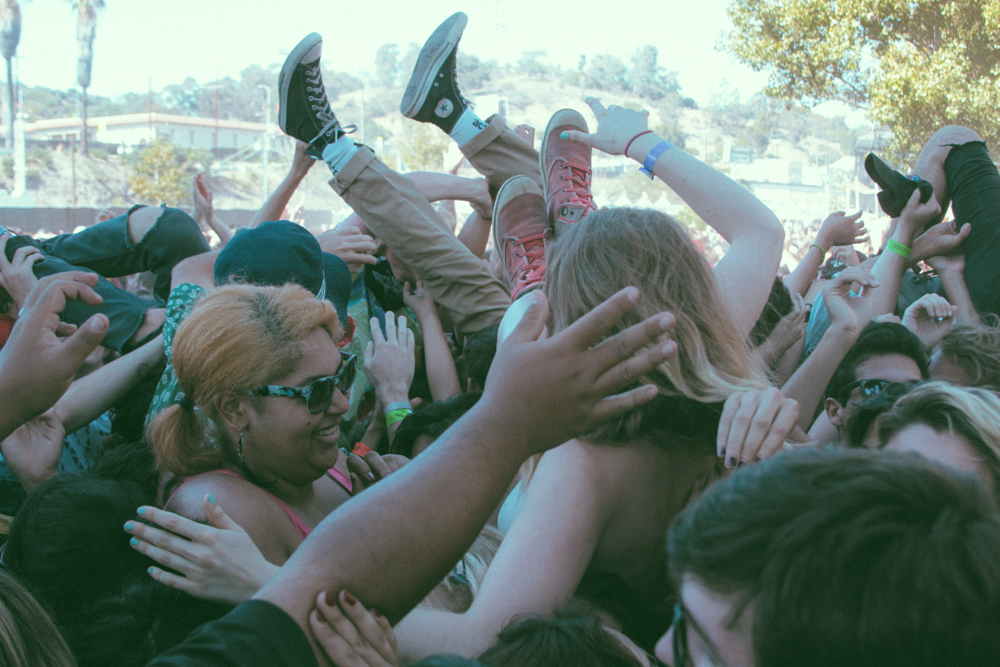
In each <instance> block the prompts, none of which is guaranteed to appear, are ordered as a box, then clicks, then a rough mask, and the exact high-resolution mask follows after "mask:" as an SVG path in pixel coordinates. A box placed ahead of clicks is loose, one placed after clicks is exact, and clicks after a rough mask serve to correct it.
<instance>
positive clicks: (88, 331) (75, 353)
mask: <svg viewBox="0 0 1000 667" xmlns="http://www.w3.org/2000/svg"><path fill="white" fill-rule="evenodd" d="M109 325H110V323H109V322H108V317H107V315H104V314H101V313H98V314H97V315H94V316H93V317H91V318H90V319H89V320H87V321H86V322H84V323H83V326H82V327H80V328H79V329H77V330H76V332H75V333H74V334H73V335H71V336H70V337H69V338H67V339H66V341H65V342H64V343H63V344H62V348H61V349H62V350H63V351H64V352H65V353H66V354H68V355H69V356H70V358H71V359H72V361H73V363H74V364H75V367H79V366H80V365H81V364H82V363H83V362H84V360H85V359H86V358H87V357H88V356H90V353H91V352H93V351H94V349H96V348H97V346H98V345H100V344H101V342H102V341H103V340H104V336H105V334H107V333H108V326H109Z"/></svg>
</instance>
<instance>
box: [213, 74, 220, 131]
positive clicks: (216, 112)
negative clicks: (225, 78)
mask: <svg viewBox="0 0 1000 667" xmlns="http://www.w3.org/2000/svg"><path fill="white" fill-rule="evenodd" d="M213 147H214V148H216V149H217V148H218V147H219V70H215V144H214V146H213Z"/></svg>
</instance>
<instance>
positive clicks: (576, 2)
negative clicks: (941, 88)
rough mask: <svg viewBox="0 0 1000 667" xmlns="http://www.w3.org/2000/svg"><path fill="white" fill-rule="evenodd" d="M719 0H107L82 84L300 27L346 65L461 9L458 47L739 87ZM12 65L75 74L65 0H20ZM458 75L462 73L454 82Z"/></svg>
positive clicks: (248, 59) (187, 61)
mask: <svg viewBox="0 0 1000 667" xmlns="http://www.w3.org/2000/svg"><path fill="white" fill-rule="evenodd" d="M727 4H728V0H699V1H698V2H691V1H690V0H659V2H648V1H643V2H640V1H638V0H613V1H606V0H573V1H572V2H567V1H566V0H548V1H544V2H539V1H538V0H483V1H481V2H479V3H477V4H476V5H474V6H471V5H468V4H465V5H463V3H456V2H446V1H445V0H405V1H404V0H375V1H374V2H358V1H356V0H355V2H333V1H330V0H106V7H105V9H103V10H101V11H100V13H99V16H98V22H97V38H96V40H95V42H94V64H93V74H92V83H91V87H90V93H91V94H94V95H106V96H118V95H121V94H123V93H126V92H145V91H146V90H148V88H149V86H150V83H151V84H152V88H153V90H160V89H162V88H163V87H164V86H166V85H169V84H172V83H181V82H182V81H183V80H184V79H185V78H186V77H188V76H191V77H194V78H195V79H196V80H197V81H199V82H201V83H205V82H209V81H212V80H214V79H215V77H216V75H217V74H218V75H219V76H222V77H225V76H233V77H236V76H237V75H238V74H239V72H240V70H241V69H243V68H244V67H246V66H248V65H250V64H255V63H256V64H260V65H264V66H267V65H270V64H272V63H280V62H282V61H283V60H284V58H285V55H286V54H287V53H288V51H289V50H291V48H292V47H294V46H295V44H296V43H298V41H299V40H300V39H301V38H302V37H304V36H305V35H306V34H308V33H309V32H318V33H320V34H321V35H323V37H324V47H323V48H324V51H323V58H324V61H326V62H328V64H329V65H330V66H331V67H332V68H333V69H338V70H342V71H346V72H350V73H353V74H357V73H360V72H365V71H369V72H370V71H371V70H372V69H373V68H374V60H375V51H376V50H377V49H378V47H379V46H381V45H382V44H385V43H396V44H399V45H400V51H401V52H403V53H405V52H406V47H407V45H408V44H409V43H410V42H417V43H420V44H422V43H423V41H424V40H425V39H426V37H427V36H428V35H429V34H430V33H431V32H432V31H433V29H434V28H435V27H436V26H437V25H438V23H440V22H441V21H443V20H444V19H445V18H447V17H448V16H449V15H451V14H452V13H453V12H456V11H464V12H466V13H467V14H468V15H469V26H468V28H467V29H466V31H465V34H464V36H463V39H462V44H461V47H460V48H462V49H463V50H465V51H466V52H468V53H472V54H475V55H477V56H479V57H480V58H482V59H494V58H495V59H497V60H498V61H500V62H501V63H504V62H516V61H517V59H518V58H519V57H520V56H521V54H522V53H523V52H524V51H529V50H544V51H547V52H548V55H547V57H546V58H544V59H543V60H545V61H547V62H550V63H552V64H561V65H563V66H564V67H570V68H574V69H575V68H576V66H577V63H578V62H579V58H580V55H581V54H586V55H588V57H590V56H593V55H596V54H599V53H608V54H612V55H615V56H618V57H620V58H622V59H623V60H625V61H626V62H628V57H629V55H630V54H631V53H632V52H634V51H635V49H636V48H637V47H639V46H641V45H643V44H652V45H653V46H655V47H656V48H657V49H658V50H659V56H660V60H659V62H660V64H661V65H662V66H663V67H664V68H666V69H668V70H676V71H677V72H679V77H678V78H679V81H680V84H681V86H682V92H683V94H685V95H687V96H689V97H692V98H694V99H695V100H696V101H697V102H698V103H699V104H702V105H705V104H708V103H710V102H711V100H712V96H713V90H715V89H716V88H717V87H718V86H719V85H720V84H721V83H722V82H723V81H725V82H727V83H728V84H729V85H731V86H734V87H735V88H736V89H737V90H738V91H739V92H740V95H741V97H742V98H743V99H746V98H747V97H749V96H750V95H752V94H753V93H755V92H757V91H759V90H760V89H762V88H763V87H764V85H765V83H766V79H767V77H766V75H765V74H762V73H758V72H754V71H753V70H751V69H750V68H748V67H746V66H743V65H740V64H738V63H736V62H735V60H734V59H733V58H732V56H730V55H729V54H727V53H725V52H722V51H719V50H718V49H717V48H716V46H717V45H718V44H720V43H721V42H722V41H723V34H724V33H725V32H726V31H728V30H729V29H731V23H730V21H729V19H728V17H727V15H726V5H727ZM21 14H22V21H21V41H20V45H19V47H18V51H17V55H18V61H17V66H18V68H19V70H18V71H19V78H20V81H21V83H22V84H25V85H29V86H36V85H41V86H46V87H49V88H58V89H66V88H70V87H73V86H75V85H76V54H77V46H76V16H75V13H74V11H73V9H72V7H71V5H70V3H69V2H68V1H67V0H21ZM460 83H461V82H460Z"/></svg>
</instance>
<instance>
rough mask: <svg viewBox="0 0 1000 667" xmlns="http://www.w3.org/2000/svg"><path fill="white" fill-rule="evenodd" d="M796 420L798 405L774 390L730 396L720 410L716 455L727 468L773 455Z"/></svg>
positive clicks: (746, 392) (757, 390) (759, 390)
mask: <svg viewBox="0 0 1000 667" xmlns="http://www.w3.org/2000/svg"><path fill="white" fill-rule="evenodd" d="M798 419H799V403H798V401H796V400H795V399H792V398H785V397H784V396H782V395H781V392H780V391H778V390H777V389H776V388H774V387H769V388H767V389H753V390H750V391H740V392H737V393H735V394H732V395H731V396H730V397H729V398H728V399H727V400H726V405H725V407H723V409H722V419H721V420H719V434H718V437H717V439H716V452H717V453H718V455H719V456H720V457H725V460H726V467H727V468H735V467H736V466H738V465H741V464H746V463H752V462H754V461H757V460H760V459H766V458H768V457H770V456H773V455H774V454H776V453H777V452H778V451H779V450H780V449H781V446H782V444H784V442H785V439H786V438H787V437H788V434H789V433H791V432H792V429H793V428H795V424H796V422H797V421H798Z"/></svg>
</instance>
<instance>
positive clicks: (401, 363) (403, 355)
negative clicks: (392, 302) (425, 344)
mask: <svg viewBox="0 0 1000 667" xmlns="http://www.w3.org/2000/svg"><path fill="white" fill-rule="evenodd" d="M371 331H372V342H370V343H368V347H366V348H365V373H366V374H367V375H368V379H369V381H371V383H372V386H373V387H374V388H375V395H376V396H377V397H378V400H379V403H381V404H382V405H391V404H392V403H399V402H402V401H408V400H410V383H411V382H413V374H414V372H415V368H416V358H415V357H414V351H415V349H416V341H415V339H414V337H413V332H412V331H410V330H409V329H408V328H407V327H406V318H405V317H403V316H402V315H400V316H399V319H398V322H397V319H396V317H395V315H393V313H392V311H389V312H387V313H386V314H385V337H384V338H383V336H382V327H381V326H379V321H378V320H377V319H375V318H372V320H371Z"/></svg>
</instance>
